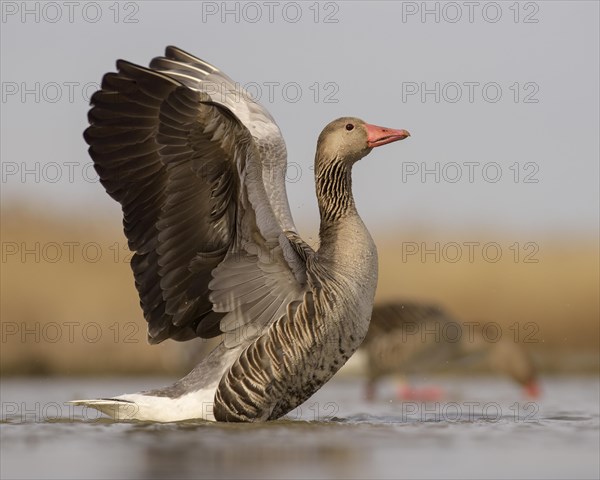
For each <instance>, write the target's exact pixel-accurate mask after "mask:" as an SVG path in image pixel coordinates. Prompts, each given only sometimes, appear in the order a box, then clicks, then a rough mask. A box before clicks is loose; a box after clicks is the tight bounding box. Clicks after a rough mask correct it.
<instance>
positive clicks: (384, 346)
mask: <svg viewBox="0 0 600 480" xmlns="http://www.w3.org/2000/svg"><path fill="white" fill-rule="evenodd" d="M361 349H362V350H363V351H365V352H366V357H367V378H368V380H367V386H366V397H367V398H368V399H373V398H374V397H375V389H376V384H377V382H378V380H380V379H381V378H383V377H385V376H388V375H398V374H405V373H409V372H415V371H418V372H424V371H431V370H435V369H440V367H445V366H447V364H449V363H450V364H451V363H455V364H458V362H459V361H468V360H477V361H482V360H487V361H488V364H489V367H490V368H491V369H492V370H494V371H496V372H498V373H502V374H505V375H508V376H509V377H510V378H512V379H513V380H514V381H515V382H516V383H518V384H519V385H521V386H522V387H523V388H524V393H525V395H526V396H527V397H530V398H535V397H537V396H539V394H540V389H539V385H538V382H537V374H536V369H535V365H534V364H533V361H532V359H531V357H530V355H529V354H528V352H527V351H526V350H525V349H524V348H523V346H522V345H521V344H519V343H515V342H514V341H513V339H512V338H507V337H506V336H503V337H501V338H499V339H498V341H495V342H492V341H490V340H489V339H487V338H486V336H485V335H484V334H483V332H482V331H481V330H480V329H476V328H467V327H466V326H465V325H464V324H462V323H460V322H458V321H457V320H455V319H453V318H452V316H450V315H449V314H448V313H447V312H445V311H444V310H442V309H441V308H439V307H437V306H435V305H428V304H421V303H412V302H402V303H400V302H397V303H387V304H381V305H376V306H375V307H374V308H373V314H372V316H371V322H370V326H369V331H368V332H367V335H366V337H365V340H364V342H363V344H362V346H361ZM398 393H399V397H400V398H402V399H405V400H408V399H435V397H437V396H439V395H440V393H441V392H439V390H436V389H435V388H426V389H424V390H423V391H421V392H419V391H418V390H415V389H411V388H408V387H406V386H405V385H402V387H401V388H400V390H399V392H398Z"/></svg>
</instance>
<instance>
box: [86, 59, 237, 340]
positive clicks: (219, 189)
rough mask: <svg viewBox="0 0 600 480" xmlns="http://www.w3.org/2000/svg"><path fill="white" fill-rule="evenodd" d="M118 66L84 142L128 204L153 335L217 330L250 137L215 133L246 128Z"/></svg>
mask: <svg viewBox="0 0 600 480" xmlns="http://www.w3.org/2000/svg"><path fill="white" fill-rule="evenodd" d="M117 66H118V69H119V72H118V73H116V74H115V73H110V74H107V75H106V76H105V77H104V80H103V82H102V90H100V91H99V92H97V93H96V94H95V95H94V96H93V97H92V104H93V105H94V107H93V108H92V110H91V111H90V113H89V119H90V123H91V126H90V127H89V128H88V129H87V130H86V132H85V139H86V141H87V142H88V143H89V145H90V149H89V152H90V155H91V157H92V158H93V160H94V164H95V168H96V170H97V172H98V174H99V176H100V181H101V183H102V185H103V186H104V187H105V188H106V190H107V192H108V193H109V195H111V196H112V197H113V198H114V199H115V200H117V201H118V202H119V203H121V205H122V208H123V215H124V227H125V235H126V236H127V239H128V241H129V247H130V248H131V250H133V251H134V252H135V255H134V256H133V259H132V261H131V267H132V269H133V272H134V276H135V282H136V287H137V289H138V291H139V294H140V300H141V306H142V309H143V311H144V315H145V317H146V320H147V321H148V333H149V337H150V341H151V343H158V342H160V341H162V340H164V339H166V338H169V337H171V338H175V339H177V340H186V339H188V338H192V337H195V336H196V335H197V334H199V335H201V336H203V337H211V336H214V335H218V334H220V333H221V332H220V330H219V328H218V320H219V319H220V317H222V316H223V315H222V314H216V313H213V312H212V303H211V302H210V301H209V299H208V283H209V281H210V279H211V271H212V270H213V268H215V267H216V266H217V265H218V264H219V263H220V262H221V261H222V260H223V258H224V257H225V254H226V253H227V250H228V248H229V246H230V244H231V242H232V231H233V224H234V222H235V213H236V196H237V193H238V190H239V186H238V185H236V176H235V175H233V173H234V168H235V166H234V165H233V163H232V161H231V158H232V157H233V156H234V150H235V149H236V148H239V146H237V145H235V142H236V141H238V142H242V143H243V138H240V135H239V134H235V133H232V134H231V137H230V138H229V140H228V139H227V136H226V135H221V136H217V135H215V133H216V130H217V129H219V128H224V129H225V130H228V131H231V132H233V130H234V129H238V128H239V124H238V123H236V122H235V121H234V120H233V119H232V118H231V116H229V115H223V114H222V113H221V112H220V111H219V109H220V108H223V107H219V106H216V105H214V104H212V102H211V104H209V105H207V104H206V103H207V102H210V98H208V97H207V96H206V95H205V94H202V93H200V92H194V91H192V90H190V89H188V88H186V87H183V86H182V85H181V84H180V83H179V82H177V81H175V80H173V79H171V78H169V77H168V76H166V75H163V74H161V73H157V72H155V71H152V70H149V69H146V68H143V67H139V66H137V65H133V64H130V63H128V62H124V61H119V62H118V63H117ZM247 141H248V140H247V139H246V142H247ZM207 316H212V317H213V318H211V319H208V320H207V321H206V322H203V319H205V317H207Z"/></svg>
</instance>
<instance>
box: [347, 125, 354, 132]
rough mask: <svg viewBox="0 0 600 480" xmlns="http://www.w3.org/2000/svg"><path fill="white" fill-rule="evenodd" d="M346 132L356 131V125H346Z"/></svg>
mask: <svg viewBox="0 0 600 480" xmlns="http://www.w3.org/2000/svg"><path fill="white" fill-rule="evenodd" d="M346 130H348V131H350V130H354V125H352V124H351V123H349V124H347V125H346Z"/></svg>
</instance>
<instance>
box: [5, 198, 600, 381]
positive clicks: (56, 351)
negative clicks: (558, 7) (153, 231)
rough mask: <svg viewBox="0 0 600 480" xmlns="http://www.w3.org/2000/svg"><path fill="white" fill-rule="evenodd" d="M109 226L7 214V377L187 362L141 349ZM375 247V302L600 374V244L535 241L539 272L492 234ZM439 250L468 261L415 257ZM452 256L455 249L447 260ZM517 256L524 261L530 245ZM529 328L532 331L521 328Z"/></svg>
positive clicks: (114, 229)
mask: <svg viewBox="0 0 600 480" xmlns="http://www.w3.org/2000/svg"><path fill="white" fill-rule="evenodd" d="M114 223H115V222H114V221H110V222H108V221H104V220H98V219H95V220H91V219H90V220H89V221H86V220H82V219H78V220H77V221H74V220H73V219H68V218H54V217H48V216H47V215H46V214H44V213H40V212H38V213H36V212H33V211H30V210H29V211H28V210H24V209H14V208H13V209H11V210H7V209H4V210H3V212H2V225H1V242H2V263H1V267H2V272H1V298H0V303H1V309H0V314H1V322H2V329H1V333H2V338H1V343H0V362H1V370H0V373H2V374H3V375H7V374H67V375H70V374H73V375H76V374H83V373H96V374H114V373H123V374H132V373H135V374H140V373H148V374H161V373H180V371H181V369H182V368H183V367H182V365H183V364H184V363H185V362H184V361H183V356H182V354H181V348H180V345H179V344H177V343H176V342H165V343H163V344H161V345H158V346H152V347H151V346H149V345H148V344H147V343H146V332H145V329H146V325H145V321H144V319H143V317H142V314H141V310H140V308H139V304H138V297H137V293H136V291H135V288H134V285H133V277H132V275H131V271H130V268H129V265H128V263H127V261H128V258H129V254H128V250H127V249H126V243H125V240H124V237H123V234H122V232H121V229H120V226H119V225H115V224H114ZM375 240H376V242H377V244H378V248H379V260H380V280H379V289H378V294H377V301H388V300H394V299H406V300H423V301H432V302H435V303H437V304H439V305H442V306H445V307H447V309H448V310H449V311H450V312H451V313H452V314H453V315H454V316H456V317H457V318H458V319H461V320H463V321H478V322H481V323H482V324H483V323H485V322H497V323H498V324H499V325H500V326H501V327H502V331H503V335H514V324H515V322H518V329H519V331H520V334H521V340H522V339H523V336H524V335H526V334H527V333H531V332H535V333H534V335H533V336H532V339H533V340H537V342H535V343H531V344H529V347H530V348H531V349H532V351H533V352H534V354H535V355H536V357H537V358H538V361H539V362H541V365H542V367H543V368H544V369H546V370H547V371H581V370H585V371H590V370H591V371H596V370H597V369H598V356H599V346H600V345H599V343H600V341H599V337H600V331H599V318H600V312H599V291H600V290H599V289H600V285H599V268H600V267H599V265H600V258H599V253H598V245H597V243H596V240H595V239H593V238H581V239H577V238H571V239H568V240H563V241H559V240H552V239H546V240H543V241H541V240H538V241H537V245H538V247H539V251H538V252H537V254H536V255H535V258H536V259H537V260H538V262H537V263H524V262H523V257H522V256H521V258H520V260H519V261H518V262H515V260H514V252H513V251H512V250H510V249H509V247H510V246H511V245H512V244H513V243H514V240H510V239H508V238H505V239H503V238H502V237H501V236H498V235H494V234H489V233H488V234H485V233H479V234H475V233H473V232H471V233H470V234H469V235H462V236H457V235H454V236H453V237H452V238H449V237H448V236H447V235H446V236H445V237H444V236H440V235H434V234H432V233H426V232H425V233H423V232H421V233H418V232H417V231H416V230H413V232H412V233H410V231H409V233H406V232H403V233H398V234H394V233H392V232H390V233H387V234H385V235H384V236H381V235H379V236H376V239H375ZM466 241H478V242H480V245H483V244H486V243H488V242H496V243H498V244H499V245H500V246H501V248H502V253H503V255H502V258H501V259H500V260H499V261H497V262H495V263H492V262H489V261H485V260H484V259H483V256H482V255H481V249H480V248H476V249H475V253H476V254H475V258H474V261H473V262H472V263H471V262H469V261H468V259H467V258H464V257H466V254H467V247H466V246H464V245H463V242H466ZM436 242H440V252H441V248H442V247H443V246H444V245H446V244H447V242H457V243H458V244H459V245H461V246H462V249H463V259H461V260H460V261H457V262H455V263H452V262H450V261H447V260H448V258H446V259H445V258H440V261H437V262H436V259H435V258H434V255H433V254H429V255H427V257H426V258H425V261H422V258H421V256H420V252H419V253H418V254H414V255H408V250H407V249H409V248H414V247H415V246H416V247H417V248H419V249H421V247H422V244H425V246H426V247H427V248H430V249H431V248H434V245H435V243H436ZM455 251H456V250H452V249H451V248H450V247H448V249H447V251H446V253H447V256H448V257H452V256H453V255H454V254H455ZM403 252H404V253H405V254H406V257H405V258H403V255H402V254H403ZM477 252H479V253H477ZM490 252H492V253H493V250H490ZM70 253H72V255H70ZM98 253H100V254H101V257H100V258H96V257H97V255H98ZM521 253H522V254H523V253H526V252H525V250H523V245H521ZM450 259H451V258H450ZM528 322H534V324H535V326H531V325H529V326H528V327H526V324H527V323H528ZM511 325H513V330H510V327H511ZM534 329H535V330H534Z"/></svg>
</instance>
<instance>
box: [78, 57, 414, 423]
mask: <svg viewBox="0 0 600 480" xmlns="http://www.w3.org/2000/svg"><path fill="white" fill-rule="evenodd" d="M117 68H118V72H117V73H109V74H106V75H105V76H104V79H103V82H102V89H101V90H100V91H98V92H96V94H94V96H93V97H92V104H93V108H92V109H91V110H90V113H89V120H90V124H91V125H90V127H89V128H88V129H87V130H86V132H85V134H84V136H85V139H86V141H87V143H88V144H89V145H90V149H89V152H90V155H91V157H92V159H93V160H94V165H95V168H96V170H97V172H98V174H99V176H100V180H101V183H102V185H103V186H104V187H105V189H106V191H107V192H108V194H109V195H110V196H111V197H113V198H114V199H115V200H117V201H118V202H119V203H120V204H121V205H122V208H123V214H124V227H125V234H126V236H127V238H128V240H129V247H130V248H131V250H132V251H133V252H135V254H134V256H133V259H132V262H131V267H132V270H133V273H134V277H135V282H136V287H137V289H138V292H139V294H140V300H141V306H142V309H143V311H144V316H145V318H146V320H147V322H148V339H149V342H150V343H159V342H162V341H164V340H166V339H169V338H171V339H174V340H178V341H184V340H189V339H192V338H195V337H202V338H213V337H217V336H218V337H219V338H220V339H221V342H220V343H219V345H218V346H217V347H216V348H215V349H214V350H213V351H212V352H211V353H210V354H209V355H208V356H207V357H206V358H205V359H203V360H202V361H201V362H200V363H199V364H198V365H197V366H196V367H195V368H194V369H193V370H192V371H191V372H190V373H189V374H188V375H187V376H185V377H184V378H182V379H181V380H179V381H177V382H176V383H174V384H173V385H171V386H169V387H166V388H161V389H156V390H150V391H146V392H140V393H135V394H126V395H120V396H117V397H111V398H106V399H96V400H76V401H74V403H75V404H79V405H85V406H88V407H93V408H96V409H98V410H100V411H102V412H104V413H106V414H108V415H110V416H112V417H114V418H116V419H139V420H148V421H178V420H186V419H206V420H217V421H265V420H272V419H276V418H279V417H281V416H282V415H285V414H286V413H288V412H289V411H291V410H292V409H294V408H295V407H296V406H298V405H299V404H301V403H302V402H304V401H305V400H307V399H308V398H309V397H310V396H311V395H312V394H313V393H314V392H315V391H317V390H318V389H319V388H320V387H321V386H322V385H323V384H324V383H325V382H327V381H328V380H329V379H330V378H331V377H332V376H333V374H334V373H335V372H336V371H337V370H338V369H339V368H340V367H341V366H342V365H343V364H344V363H345V362H346V360H348V358H349V357H350V356H351V355H352V354H353V353H354V351H355V350H356V349H357V348H358V347H359V345H360V344H361V342H362V340H363V339H364V337H365V335H366V333H367V329H368V326H369V319H370V315H371V309H372V305H373V299H374V295H375V288H376V285H377V250H376V248H375V244H374V243H373V240H372V238H371V236H370V235H369V232H368V231H367V229H366V227H365V225H364V224H363V222H362V220H361V218H360V216H359V215H358V212H357V210H356V207H355V204H354V199H353V197H352V191H351V170H352V166H353V164H354V163H355V162H356V161H358V160H360V159H361V158H362V157H364V156H365V155H367V154H368V153H369V152H370V151H371V149H372V148H374V147H376V146H379V145H384V144H386V143H391V142H394V141H397V140H402V139H404V138H406V137H407V136H408V135H409V134H408V132H406V131H405V130H391V129H387V128H383V127H377V126H374V125H370V124H366V123H365V122H363V121H362V120H360V119H357V118H353V117H344V118H340V119H337V120H335V121H333V122H331V123H330V124H329V125H327V127H325V129H324V130H323V132H322V133H321V135H320V136H319V139H318V142H317V153H316V157H315V181H316V193H317V198H318V203H319V211H320V216H321V226H320V246H319V249H318V250H317V251H314V250H313V249H312V248H311V247H310V246H309V245H308V244H306V243H305V242H304V241H303V240H302V239H301V238H300V236H299V235H298V233H297V231H296V228H295V226H294V223H293V220H292V216H291V213H290V209H289V206H288V201H287V196H286V192H285V182H284V177H285V167H286V149H285V143H284V141H283V138H282V137H281V133H280V131H279V128H278V127H277V125H276V124H275V122H274V120H273V119H272V117H271V116H270V114H269V113H268V112H267V111H266V110H265V109H264V108H263V107H262V106H260V105H259V104H258V103H256V102H254V101H253V100H251V99H250V98H249V97H248V96H247V95H244V94H243V93H244V92H239V87H238V84H235V82H233V80H231V79H230V78H229V77H227V76H226V75H225V74H223V73H222V72H221V71H219V70H218V69H216V68H215V67H213V66H212V65H210V64H208V63H206V62H204V61H202V60H200V59H198V58H196V57H194V56H192V55H190V54H188V53H186V52H183V51H182V50H179V49H177V48H175V47H167V50H166V54H165V56H164V57H158V58H155V59H154V60H152V62H151V64H150V68H144V67H140V66H137V65H134V64H131V63H128V62H125V61H122V60H119V61H118V62H117ZM240 93H241V94H240Z"/></svg>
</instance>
